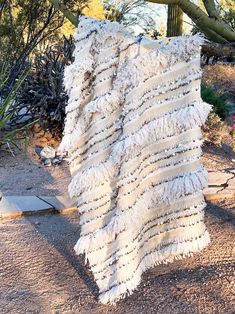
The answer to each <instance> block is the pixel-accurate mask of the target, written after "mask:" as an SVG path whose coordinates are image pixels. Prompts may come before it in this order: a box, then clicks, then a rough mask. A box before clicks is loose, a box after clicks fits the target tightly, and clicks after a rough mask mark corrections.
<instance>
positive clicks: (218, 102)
mask: <svg viewBox="0 0 235 314" xmlns="http://www.w3.org/2000/svg"><path fill="white" fill-rule="evenodd" d="M201 96H202V99H203V100H204V101H205V102H207V103H209V104H211V105H213V111H214V112H215V113H216V114H217V115H218V116H219V117H220V118H221V119H223V120H224V119H225V118H226V117H227V115H228V111H229V109H228V106H227V103H226V101H227V98H226V97H225V96H223V95H219V94H218V93H217V92H216V91H215V90H214V89H213V88H211V87H209V86H206V85H202V87H201Z"/></svg>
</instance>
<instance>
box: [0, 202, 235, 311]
mask: <svg viewBox="0 0 235 314" xmlns="http://www.w3.org/2000/svg"><path fill="white" fill-rule="evenodd" d="M234 218H235V208H234V200H229V201H223V202H218V203H213V204H208V206H207V208H206V224H207V226H208V230H209V232H210V235H211V241H212V242H211V244H210V246H208V247H207V248H206V249H205V250H203V251H202V252H200V253H197V254H195V256H194V257H191V258H187V259H184V260H181V261H176V262H174V263H172V264H168V265H161V266H156V267H155V268H152V269H151V270H149V271H147V272H146V273H145V274H144V275H143V277H142V282H141V284H140V286H139V287H138V289H137V290H136V291H135V292H134V294H133V295H131V296H129V297H128V298H126V299H124V300H122V301H120V302H119V303H118V304H117V306H116V307H113V306H104V305H102V304H100V303H98V302H97V287H96V285H95V283H94V282H93V279H92V275H91V274H90V272H89V271H88V269H87V267H85V266H84V264H83V258H82V256H79V257H78V256H75V255H74V252H73V246H74V244H75V243H76V241H77V239H78V237H79V225H78V221H79V217H78V214H77V213H74V214H71V215H68V216H60V215H45V216H31V217H24V218H19V219H15V220H2V221H0V234H1V237H0V248H1V250H0V282H1V285H0V313H1V314H6V313H10V314H11V313H12V314H17V313H23V314H25V313H40V314H41V313H43V314H44V313H45V314H50V313H54V314H60V313H71V314H72V313H75V314H77V313H79V314H90V313H92V314H93V313H94V314H105V313H110V314H123V313H128V314H141V313H150V314H151V313H156V314H173V313H174V314H184V313H187V314H188V313H192V314H197V313H200V314H207V313H208V314H209V313H210V314H212V313H213V314H232V313H234V301H235V287H234V279H235V277H234V271H235V256H234V255H235V251H234V224H235V219H234Z"/></svg>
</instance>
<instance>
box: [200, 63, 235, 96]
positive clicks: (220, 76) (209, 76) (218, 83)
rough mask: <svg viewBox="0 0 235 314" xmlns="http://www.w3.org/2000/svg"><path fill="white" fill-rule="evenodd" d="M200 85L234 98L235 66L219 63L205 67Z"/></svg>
mask: <svg viewBox="0 0 235 314" xmlns="http://www.w3.org/2000/svg"><path fill="white" fill-rule="evenodd" d="M202 84H204V85H206V86H210V87H213V88H214V89H216V91H217V92H218V93H220V94H223V95H226V96H228V97H229V98H235V66H234V65H225V64H219V63H217V64H213V65H207V66H205V67H204V68H203V75H202Z"/></svg>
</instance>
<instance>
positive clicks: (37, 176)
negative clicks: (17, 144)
mask: <svg viewBox="0 0 235 314" xmlns="http://www.w3.org/2000/svg"><path fill="white" fill-rule="evenodd" d="M34 144H35V145H36V144H38V142H34V143H32V144H31V145H30V146H29V149H28V154H27V155H25V153H24V151H23V150H15V156H12V155H11V154H10V153H9V152H8V153H7V152H4V151H0V194H1V193H2V194H3V195H40V196H55V195H63V194H66V193H67V188H68V184H69V182H70V180H71V176H70V171H69V168H68V165H67V163H66V162H63V163H62V164H61V165H59V166H52V167H45V166H43V165H42V164H41V162H40V160H39V157H38V155H37V154H36V152H35V146H34ZM39 144H40V143H39ZM49 144H50V143H49ZM45 146H46V145H45Z"/></svg>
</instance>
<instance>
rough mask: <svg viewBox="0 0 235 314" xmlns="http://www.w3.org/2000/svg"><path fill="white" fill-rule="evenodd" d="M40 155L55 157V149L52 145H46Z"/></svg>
mask: <svg viewBox="0 0 235 314" xmlns="http://www.w3.org/2000/svg"><path fill="white" fill-rule="evenodd" d="M40 156H41V157H42V158H54V157H55V149H54V148H53V147H51V146H45V147H44V148H43V149H42V150H41V152H40Z"/></svg>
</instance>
